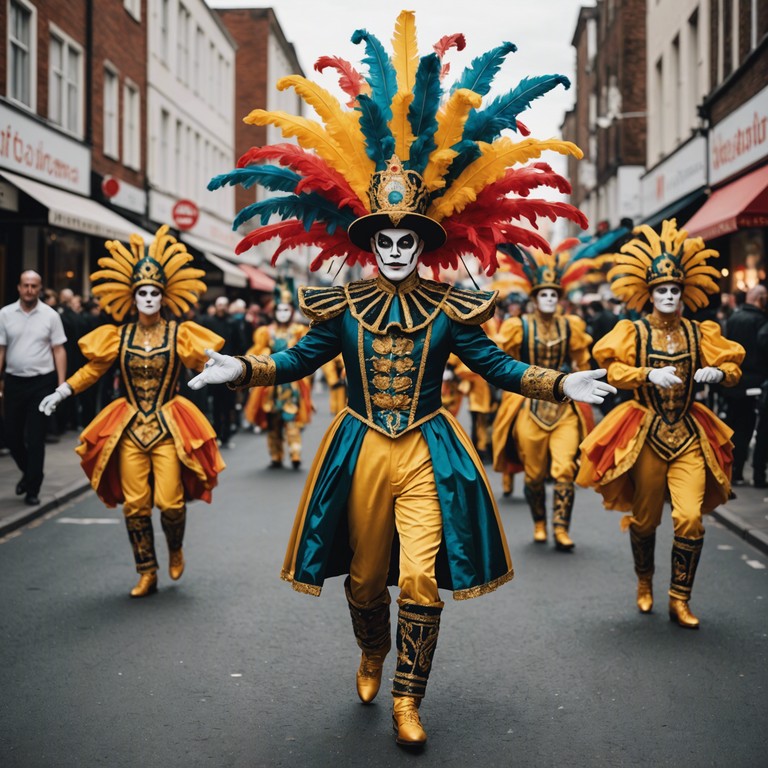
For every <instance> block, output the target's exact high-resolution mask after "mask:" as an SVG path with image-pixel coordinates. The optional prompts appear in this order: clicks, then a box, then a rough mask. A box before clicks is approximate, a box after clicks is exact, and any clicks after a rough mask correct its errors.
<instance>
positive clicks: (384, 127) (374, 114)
mask: <svg viewBox="0 0 768 768" xmlns="http://www.w3.org/2000/svg"><path fill="white" fill-rule="evenodd" d="M355 109H356V110H358V112H360V113H361V115H362V116H361V117H360V130H361V131H362V132H363V136H365V151H366V154H367V155H368V157H370V158H371V160H373V162H374V163H376V170H377V171H383V170H384V168H386V163H387V160H389V158H390V157H392V154H393V153H394V151H395V137H394V136H393V135H392V131H391V130H390V128H389V125H388V124H387V120H386V119H385V117H384V115H383V114H382V111H381V109H380V108H379V105H378V104H377V103H376V102H375V101H374V100H373V99H371V98H370V97H369V96H366V95H365V94H360V96H358V97H357V106H356V107H355Z"/></svg>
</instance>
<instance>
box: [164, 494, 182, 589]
mask: <svg viewBox="0 0 768 768" xmlns="http://www.w3.org/2000/svg"><path fill="white" fill-rule="evenodd" d="M186 523H187V508H186V507H182V508H181V509H180V510H178V511H176V512H174V513H173V514H171V513H170V512H167V511H166V512H161V513H160V525H162V527H163V533H165V540H166V542H167V543H168V573H169V574H170V576H171V578H172V579H173V580H174V581H176V580H177V579H180V578H181V574H182V573H184V552H183V551H182V549H181V545H182V544H183V543H184V529H185V527H186Z"/></svg>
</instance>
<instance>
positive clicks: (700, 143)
mask: <svg viewBox="0 0 768 768" xmlns="http://www.w3.org/2000/svg"><path fill="white" fill-rule="evenodd" d="M706 184H707V140H706V139H705V138H704V137H703V136H696V137H695V138H694V139H692V140H691V141H689V142H687V143H686V144H683V146H682V147H680V149H678V150H677V152H675V153H674V154H673V155H670V156H669V157H667V158H665V160H664V161H663V162H661V163H659V165H657V166H656V167H655V168H654V169H652V170H650V171H648V173H646V174H645V176H643V177H642V179H641V180H640V185H641V194H642V209H643V210H642V214H643V218H647V217H648V216H652V215H653V214H654V213H656V211H660V210H661V209H662V208H665V207H666V206H668V205H672V203H674V202H676V201H677V200H680V199H681V198H683V197H685V196H686V195H688V194H690V193H691V192H694V191H695V190H697V189H701V188H702V187H705V186H706Z"/></svg>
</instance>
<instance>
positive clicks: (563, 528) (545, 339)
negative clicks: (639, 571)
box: [493, 240, 594, 552]
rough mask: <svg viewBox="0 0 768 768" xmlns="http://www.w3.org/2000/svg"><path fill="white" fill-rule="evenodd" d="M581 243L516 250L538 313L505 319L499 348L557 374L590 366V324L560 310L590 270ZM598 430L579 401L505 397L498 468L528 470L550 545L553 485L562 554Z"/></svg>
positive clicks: (528, 493)
mask: <svg viewBox="0 0 768 768" xmlns="http://www.w3.org/2000/svg"><path fill="white" fill-rule="evenodd" d="M577 243H578V241H576V240H567V241H565V242H564V243H562V244H561V245H560V246H558V247H557V248H556V249H555V252H554V253H553V254H548V253H545V252H544V251H541V250H535V251H532V252H530V253H529V252H528V251H525V250H524V249H515V253H516V254H517V255H518V258H519V259H520V271H521V273H522V274H521V277H522V278H524V279H525V280H526V281H527V283H528V294H529V295H530V297H531V300H532V302H533V304H534V311H533V312H532V313H530V314H525V315H521V316H520V317H511V318H509V319H508V320H505V321H504V323H503V325H502V326H501V328H500V330H499V332H498V334H497V335H496V343H497V344H498V345H499V346H500V347H501V348H502V349H503V350H504V351H505V352H506V353H507V354H509V355H511V356H512V357H514V358H516V359H518V360H522V361H523V362H525V363H531V364H532V365H539V366H542V367H544V368H553V369H555V370H558V371H586V370H588V369H589V368H590V365H589V348H590V345H591V343H592V339H591V338H590V337H589V335H588V334H587V332H586V326H585V323H584V321H583V320H582V319H581V318H579V317H576V316H575V315H565V314H562V313H561V312H559V311H558V304H559V301H560V297H561V296H562V293H563V290H564V289H566V288H567V287H568V285H569V284H571V283H572V282H573V280H575V279H578V278H579V277H581V276H582V275H583V274H584V272H585V271H587V270H588V269H589V268H591V266H592V264H591V262H590V261H589V260H588V259H579V258H578V257H577V256H574V257H573V258H572V257H571V252H570V251H569V248H571V247H573V246H574V245H576V244H577ZM593 424H594V420H593V418H592V413H591V410H590V409H589V408H586V409H582V408H579V404H577V403H573V402H571V403H548V402H544V401H542V400H526V399H525V398H524V397H521V396H520V395H518V394H515V393H514V392H505V393H504V395H503V397H502V400H501V405H500V407H499V412H498V414H497V415H496V421H495V423H494V429H493V468H494V469H495V470H496V471H498V472H502V473H505V474H509V473H510V472H514V471H519V470H520V469H521V468H522V469H523V471H524V472H525V498H526V500H527V502H528V506H529V507H530V510H531V516H532V517H533V540H534V541H535V542H537V543H544V542H546V541H547V510H546V491H545V487H544V481H545V480H546V479H547V477H548V476H551V477H552V479H553V480H554V489H553V504H552V534H553V538H554V542H555V548H556V549H557V550H559V551H562V552H570V551H571V550H572V549H573V547H574V543H573V540H572V539H571V537H570V535H569V530H570V527H571V515H572V512H573V501H574V479H575V478H576V470H577V461H578V456H579V443H581V441H582V440H583V439H584V437H586V435H587V432H588V431H589V429H590V428H591V427H592V426H593ZM507 482H509V481H507V480H505V484H506V483H507ZM505 488H506V485H505Z"/></svg>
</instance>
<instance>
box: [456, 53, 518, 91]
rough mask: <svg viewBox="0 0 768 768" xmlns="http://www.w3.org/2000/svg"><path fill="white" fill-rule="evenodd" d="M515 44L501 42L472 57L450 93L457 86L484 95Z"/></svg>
mask: <svg viewBox="0 0 768 768" xmlns="http://www.w3.org/2000/svg"><path fill="white" fill-rule="evenodd" d="M516 50H517V46H516V45H515V44H514V43H502V44H501V45H500V46H498V47H497V48H493V49H492V50H490V51H488V52H487V53H484V54H483V55H482V56H478V57H477V58H476V59H472V63H471V64H470V65H469V66H468V67H467V68H466V69H465V70H464V71H463V72H462V73H461V77H460V78H459V79H458V80H457V81H456V82H455V83H454V84H453V86H452V87H451V93H453V92H454V91H456V90H458V89H459V88H469V90H470V91H474V92H475V93H479V94H480V95H481V96H485V94H486V93H488V91H489V90H490V89H491V84H492V83H493V78H494V77H496V73H497V72H498V71H499V68H500V67H501V65H502V64H503V63H504V59H505V58H506V57H507V54H508V53H514V52H515V51H516Z"/></svg>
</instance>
